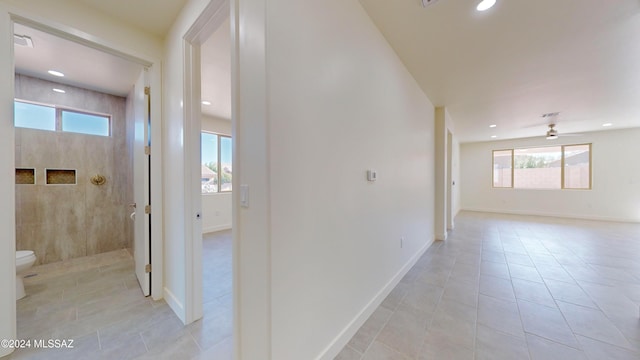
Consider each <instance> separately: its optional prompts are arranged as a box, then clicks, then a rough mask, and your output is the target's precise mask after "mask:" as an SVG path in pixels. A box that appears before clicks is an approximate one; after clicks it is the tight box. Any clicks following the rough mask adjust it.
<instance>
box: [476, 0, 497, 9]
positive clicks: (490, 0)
mask: <svg viewBox="0 0 640 360" xmlns="http://www.w3.org/2000/svg"><path fill="white" fill-rule="evenodd" d="M495 4H496V0H482V1H480V3H479V4H478V6H476V10H478V11H485V10H489V9H491V7H492V6H493V5H495Z"/></svg>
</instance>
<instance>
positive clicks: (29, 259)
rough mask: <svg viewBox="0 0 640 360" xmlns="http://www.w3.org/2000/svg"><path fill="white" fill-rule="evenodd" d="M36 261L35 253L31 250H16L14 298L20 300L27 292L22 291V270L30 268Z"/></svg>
mask: <svg viewBox="0 0 640 360" xmlns="http://www.w3.org/2000/svg"><path fill="white" fill-rule="evenodd" d="M35 262H36V255H35V254H34V253H33V251H31V250H19V251H16V300H20V299H22V298H23V297H25V296H26V295H27V294H26V293H25V292H24V282H23V281H22V276H24V272H25V271H27V270H29V269H31V267H32V266H33V264H34V263H35Z"/></svg>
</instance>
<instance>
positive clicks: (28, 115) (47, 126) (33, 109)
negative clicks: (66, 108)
mask: <svg viewBox="0 0 640 360" xmlns="http://www.w3.org/2000/svg"><path fill="white" fill-rule="evenodd" d="M13 104H14V124H15V126H16V127H21V128H29V129H39V130H49V131H56V109H55V108H53V107H50V106H43V105H35V104H30V103H25V102H20V101H14V103H13Z"/></svg>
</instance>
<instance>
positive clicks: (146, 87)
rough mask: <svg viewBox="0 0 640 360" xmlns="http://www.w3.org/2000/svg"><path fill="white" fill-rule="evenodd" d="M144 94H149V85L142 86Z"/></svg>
mask: <svg viewBox="0 0 640 360" xmlns="http://www.w3.org/2000/svg"><path fill="white" fill-rule="evenodd" d="M144 94H145V95H149V94H151V88H150V87H148V86H145V87H144Z"/></svg>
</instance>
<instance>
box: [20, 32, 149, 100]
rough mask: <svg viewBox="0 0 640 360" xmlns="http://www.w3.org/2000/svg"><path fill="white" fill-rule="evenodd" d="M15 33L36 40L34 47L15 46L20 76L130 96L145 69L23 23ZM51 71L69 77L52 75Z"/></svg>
mask: <svg viewBox="0 0 640 360" xmlns="http://www.w3.org/2000/svg"><path fill="white" fill-rule="evenodd" d="M14 34H16V35H27V36H29V37H31V39H32V41H33V48H30V47H25V46H19V45H16V46H14V51H15V68H16V72H17V73H19V74H25V75H29V76H32V77H37V78H41V79H45V80H49V81H53V82H58V83H61V84H66V85H72V86H77V87H81V88H85V89H91V90H95V91H100V92H104V93H107V94H112V95H117V96H126V95H127V94H128V93H129V91H130V90H131V88H132V87H133V84H134V82H135V81H136V79H137V78H138V76H139V75H140V71H141V70H142V65H140V64H137V63H134V62H131V61H128V60H125V59H123V58H121V57H118V56H114V55H111V54H107V53H105V52H103V51H100V50H96V49H93V48H90V47H87V46H84V45H81V44H78V43H76V42H73V41H70V40H66V39H62V38H60V37H57V36H55V35H51V34H48V33H45V32H42V31H39V30H35V29H32V28H30V27H27V26H24V25H21V24H15V25H14ZM48 70H56V71H60V72H62V73H64V74H65V76H64V77H56V76H53V75H50V74H48V73H47V71H48Z"/></svg>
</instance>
